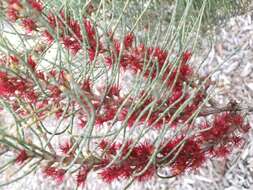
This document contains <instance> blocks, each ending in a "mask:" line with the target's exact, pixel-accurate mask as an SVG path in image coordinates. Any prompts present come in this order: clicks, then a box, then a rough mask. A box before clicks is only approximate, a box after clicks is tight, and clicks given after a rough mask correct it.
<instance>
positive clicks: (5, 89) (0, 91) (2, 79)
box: [0, 72, 16, 96]
mask: <svg viewBox="0 0 253 190" xmlns="http://www.w3.org/2000/svg"><path fill="white" fill-rule="evenodd" d="M15 90H16V87H15V85H14V84H13V83H12V82H11V81H10V80H9V79H8V78H7V75H6V73H3V72H0V96H6V95H9V94H13V93H14V92H15Z"/></svg>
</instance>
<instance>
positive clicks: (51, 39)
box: [43, 30, 54, 44]
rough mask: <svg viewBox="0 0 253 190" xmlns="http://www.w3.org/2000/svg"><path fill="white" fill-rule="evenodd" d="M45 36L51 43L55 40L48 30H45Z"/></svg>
mask: <svg viewBox="0 0 253 190" xmlns="http://www.w3.org/2000/svg"><path fill="white" fill-rule="evenodd" d="M43 36H44V37H45V38H46V40H47V41H48V43H49V44H51V43H52V42H53V41H54V38H53V36H52V35H51V34H50V33H49V32H48V31H47V30H45V31H44V32H43Z"/></svg>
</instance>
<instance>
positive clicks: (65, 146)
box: [60, 141, 72, 154]
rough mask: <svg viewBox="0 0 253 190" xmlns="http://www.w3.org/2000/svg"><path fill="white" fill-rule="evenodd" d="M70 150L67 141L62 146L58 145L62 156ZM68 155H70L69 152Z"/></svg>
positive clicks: (69, 144) (69, 143)
mask: <svg viewBox="0 0 253 190" xmlns="http://www.w3.org/2000/svg"><path fill="white" fill-rule="evenodd" d="M71 148H72V144H71V142H69V141H65V142H64V143H63V144H60V149H61V152H62V153H64V154H68V153H69V151H70V149H71ZM69 154H71V152H70V153H69Z"/></svg>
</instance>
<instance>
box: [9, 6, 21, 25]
mask: <svg viewBox="0 0 253 190" xmlns="http://www.w3.org/2000/svg"><path fill="white" fill-rule="evenodd" d="M6 16H7V18H8V19H9V20H10V21H11V22H15V21H16V20H17V19H18V18H19V12H18V11H17V10H16V9H14V8H12V7H9V8H8V9H7V12H6Z"/></svg>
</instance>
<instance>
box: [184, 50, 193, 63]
mask: <svg viewBox="0 0 253 190" xmlns="http://www.w3.org/2000/svg"><path fill="white" fill-rule="evenodd" d="M191 56H192V54H191V52H190V51H186V52H184V53H183V58H182V63H183V64H185V63H186V62H188V61H189V60H190V58H191Z"/></svg>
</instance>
